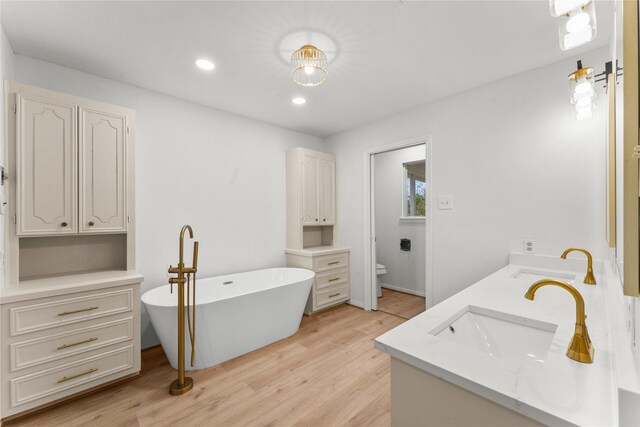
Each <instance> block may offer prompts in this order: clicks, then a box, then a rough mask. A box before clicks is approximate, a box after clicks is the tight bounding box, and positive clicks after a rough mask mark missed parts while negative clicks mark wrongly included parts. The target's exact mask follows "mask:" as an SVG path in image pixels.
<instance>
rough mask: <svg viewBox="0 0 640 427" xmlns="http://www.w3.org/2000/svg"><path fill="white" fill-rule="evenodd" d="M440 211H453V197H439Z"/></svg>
mask: <svg viewBox="0 0 640 427" xmlns="http://www.w3.org/2000/svg"><path fill="white" fill-rule="evenodd" d="M438 209H440V210H449V209H453V196H438Z"/></svg>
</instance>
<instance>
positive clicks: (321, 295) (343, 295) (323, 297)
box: [316, 283, 349, 307]
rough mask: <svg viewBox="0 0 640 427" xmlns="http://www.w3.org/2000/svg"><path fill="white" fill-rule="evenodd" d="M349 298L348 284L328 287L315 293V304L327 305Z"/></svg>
mask: <svg viewBox="0 0 640 427" xmlns="http://www.w3.org/2000/svg"><path fill="white" fill-rule="evenodd" d="M348 299H349V284H348V283H347V284H345V285H341V286H337V287H335V288H329V289H327V290H323V291H320V292H317V293H316V305H317V306H318V307H320V306H323V305H329V304H332V303H334V302H338V301H345V300H348Z"/></svg>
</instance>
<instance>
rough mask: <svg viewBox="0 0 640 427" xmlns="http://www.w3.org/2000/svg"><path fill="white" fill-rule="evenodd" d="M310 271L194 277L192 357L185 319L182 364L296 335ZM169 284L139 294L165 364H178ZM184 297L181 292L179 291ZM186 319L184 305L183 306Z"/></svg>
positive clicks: (202, 364)
mask: <svg viewBox="0 0 640 427" xmlns="http://www.w3.org/2000/svg"><path fill="white" fill-rule="evenodd" d="M314 277H315V273H314V272H313V271H310V270H305V269H302V268H272V269H266V270H257V271H251V272H247V273H237V274H232V275H228V276H218V277H210V278H205V279H198V280H197V284H196V286H197V289H196V345H195V347H196V360H195V365H194V366H193V367H191V365H190V355H191V343H190V342H189V331H188V327H187V321H186V318H185V365H186V366H185V368H186V369H187V370H197V369H204V368H208V367H210V366H214V365H217V364H219V363H222V362H224V361H226V360H229V359H233V358H234V357H237V356H240V355H242V354H245V353H248V352H250V351H253V350H256V349H258V348H260V347H264V346H266V345H268V344H271V343H273V342H276V341H278V340H281V339H283V338H286V337H288V336H291V335H293V334H294V333H296V331H297V330H298V328H299V327H300V320H301V318H302V313H303V311H304V307H305V304H306V302H307V298H308V296H309V291H310V290H311V284H312V283H313V278H314ZM176 292H177V286H176V285H174V287H173V294H172V293H170V291H169V285H164V286H160V287H157V288H154V289H151V290H149V291H147V292H145V293H144V294H143V295H142V302H143V303H144V305H145V307H146V309H147V312H148V313H149V316H150V317H151V323H152V324H153V328H154V329H155V331H156V333H157V334H158V337H159V338H160V343H161V344H162V348H163V349H164V352H165V354H166V355H167V357H168V358H169V363H170V364H171V366H172V367H173V368H176V369H177V366H178V296H177V294H176ZM185 300H186V291H185ZM185 317H186V309H185Z"/></svg>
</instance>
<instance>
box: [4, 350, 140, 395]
mask: <svg viewBox="0 0 640 427" xmlns="http://www.w3.org/2000/svg"><path fill="white" fill-rule="evenodd" d="M132 367H133V347H132V346H127V347H123V348H119V349H116V350H112V351H109V352H105V353H103V354H100V355H97V356H92V357H89V358H86V359H83V360H80V361H78V362H74V363H69V364H66V365H62V366H59V367H55V368H52V369H47V370H46V371H41V372H36V373H34V374H30V375H25V376H23V377H18V378H14V379H12V380H11V381H10V383H11V407H15V406H18V405H23V404H25V403H28V402H33V401H36V400H39V399H43V398H47V401H51V400H54V399H57V398H61V397H64V396H65V395H68V394H72V393H75V392H77V391H80V390H75V389H76V388H78V389H80V388H81V389H86V388H87V387H93V386H96V385H98V384H100V382H99V381H98V380H100V379H101V378H104V377H107V376H109V375H113V374H115V373H117V372H122V371H125V370H127V369H131V368H132ZM83 385H87V386H86V387H81V386H83ZM65 391H68V392H67V393H63V392H65ZM57 394H59V395H58V396H56V395H57Z"/></svg>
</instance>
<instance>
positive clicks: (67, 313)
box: [58, 307, 100, 316]
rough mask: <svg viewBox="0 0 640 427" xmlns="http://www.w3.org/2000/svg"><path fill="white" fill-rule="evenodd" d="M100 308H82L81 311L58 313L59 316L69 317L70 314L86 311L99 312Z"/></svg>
mask: <svg viewBox="0 0 640 427" xmlns="http://www.w3.org/2000/svg"><path fill="white" fill-rule="evenodd" d="M99 308H100V307H87V308H81V309H80V310H73V311H63V312H62V313H58V316H68V315H69V314H76V313H82V312H84V311H92V310H97V309H99Z"/></svg>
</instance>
